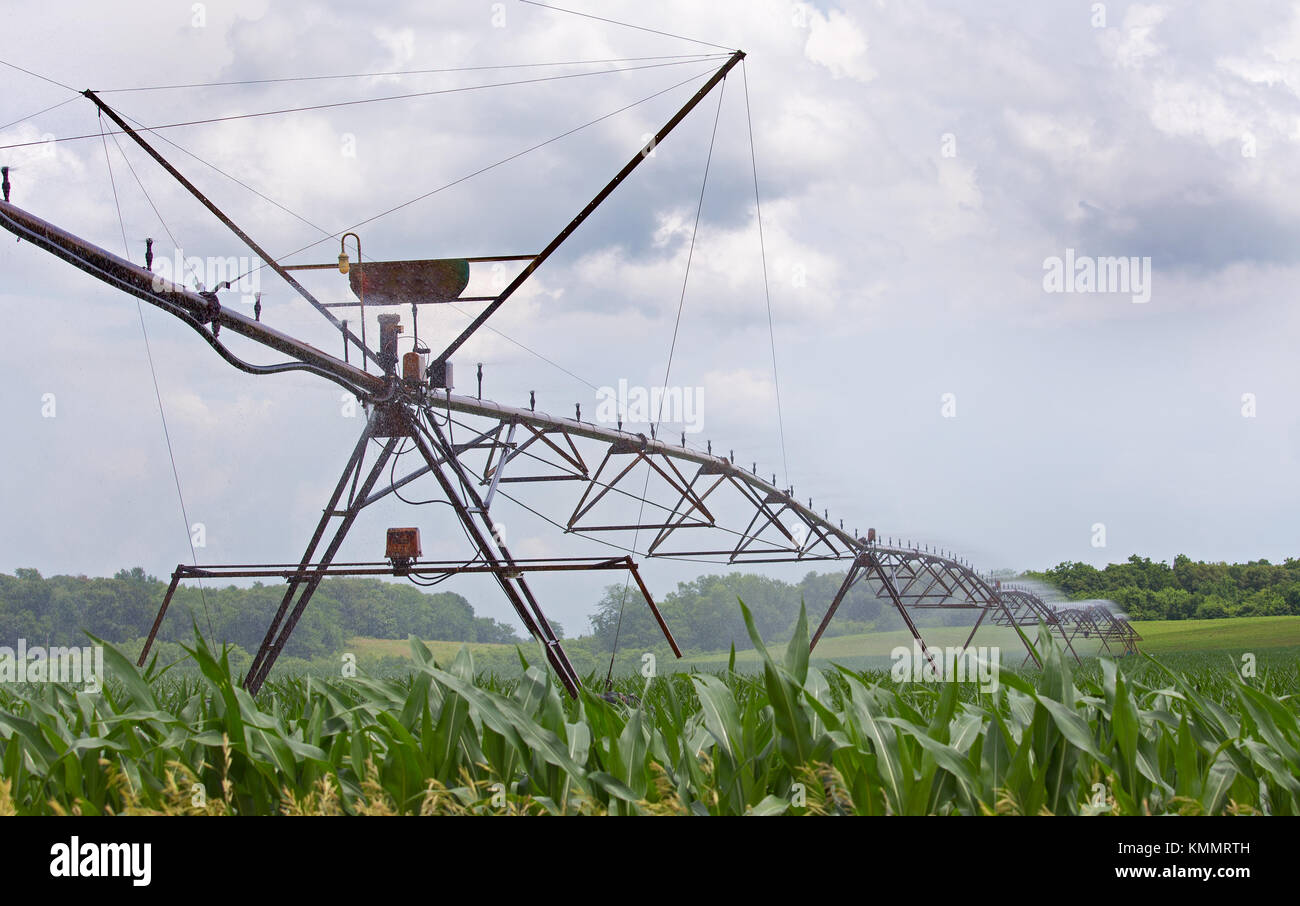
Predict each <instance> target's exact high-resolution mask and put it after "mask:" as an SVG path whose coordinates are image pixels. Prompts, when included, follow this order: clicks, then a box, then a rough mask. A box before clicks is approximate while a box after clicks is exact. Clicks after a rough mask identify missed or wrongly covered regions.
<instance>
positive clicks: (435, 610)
mask: <svg viewBox="0 0 1300 906" xmlns="http://www.w3.org/2000/svg"><path fill="white" fill-rule="evenodd" d="M284 589H285V586H284V585H283V584H276V585H265V584H263V583H261V582H258V583H256V584H254V585H253V586H252V587H251V588H240V587H237V586H234V585H227V586H224V587H215V586H213V585H211V584H210V583H205V587H202V588H200V587H198V586H197V585H196V584H195V583H192V582H191V583H187V584H185V585H183V586H181V587H179V588H177V590H176V594H175V595H174V596H173V597H172V602H171V606H170V608H169V610H168V612H167V618H166V619H165V620H163V623H162V627H161V629H160V630H159V633H158V638H159V639H160V640H162V641H164V642H182V643H189V642H191V641H192V640H193V626H194V625H195V624H197V625H198V627H199V630H200V631H201V632H202V633H203V634H204V636H206V637H208V638H210V639H215V640H216V641H218V642H229V643H232V644H235V645H238V646H239V647H240V648H243V649H244V650H246V651H256V650H257V648H258V646H259V645H260V644H261V642H262V637H263V636H264V634H265V633H266V628H267V626H268V625H270V622H271V617H272V616H273V615H274V614H275V611H276V609H277V608H278V607H279V606H280V599H281V597H282V596H283V594H284ZM166 591H167V583H166V582H162V581H160V580H159V579H157V578H155V577H153V576H149V575H146V574H145V572H144V570H143V569H140V568H139V567H136V568H135V569H131V570H121V571H119V572H118V573H117V574H116V575H115V576H113V577H112V578H111V579H109V578H88V577H86V576H50V577H48V578H46V577H42V576H41V574H40V573H39V572H37V571H36V570H34V569H19V570H17V571H16V572H15V574H14V575H12V576H10V575H5V574H3V573H0V640H4V641H0V644H8V645H12V644H14V643H15V642H16V640H17V639H26V640H27V641H28V643H29V644H33V645H34V644H42V645H44V644H47V643H48V644H54V645H81V644H86V635H85V633H86V632H89V633H91V634H93V635H94V636H96V637H97V638H101V639H103V640H104V641H106V642H113V643H121V642H127V641H130V640H134V639H139V638H141V637H143V636H144V635H146V634H147V633H148V631H149V627H150V626H152V625H153V620H154V617H155V616H156V615H157V613H158V606H159V605H160V604H161V603H162V599H163V596H164V595H165V594H166ZM408 635H414V636H416V637H418V638H422V639H444V640H447V641H455V642H508V643H513V642H517V641H520V639H519V638H518V637H517V636H516V635H515V632H514V629H513V628H512V627H510V626H509V625H507V624H505V623H500V622H498V621H496V620H493V619H489V618H487V617H479V616H475V614H474V608H473V607H471V606H470V603H469V602H468V601H466V600H465V599H464V598H463V597H461V596H460V595H458V594H455V593H454V592H446V591H444V592H437V593H427V592H425V591H423V590H421V589H419V588H415V587H413V586H410V585H400V584H397V583H395V582H382V581H380V580H378V579H337V578H336V579H326V580H324V581H323V582H321V585H320V588H318V589H317V591H316V594H315V596H314V597H313V598H312V600H311V606H310V607H308V608H307V609H306V610H305V611H303V615H302V619H301V620H300V621H299V622H298V625H297V627H296V628H295V630H294V633H293V635H292V636H291V637H290V639H289V642H288V644H287V645H286V646H285V649H284V654H285V655H287V656H289V657H300V658H308V659H310V658H314V657H319V656H323V655H329V654H333V653H334V652H337V651H339V650H341V649H342V648H343V647H344V644H345V643H346V642H347V640H348V639H350V638H352V637H354V636H366V637H371V638H383V639H404V638H406V637H407V636H408Z"/></svg>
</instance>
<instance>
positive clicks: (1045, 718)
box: [0, 605, 1300, 815]
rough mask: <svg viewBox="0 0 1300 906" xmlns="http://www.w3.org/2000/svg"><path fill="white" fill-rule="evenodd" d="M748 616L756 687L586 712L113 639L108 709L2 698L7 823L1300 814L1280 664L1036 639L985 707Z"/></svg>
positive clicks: (25, 696) (1291, 705)
mask: <svg viewBox="0 0 1300 906" xmlns="http://www.w3.org/2000/svg"><path fill="white" fill-rule="evenodd" d="M742 607H743V605H742ZM745 616H746V619H747V622H749V625H750V631H751V635H752V636H753V639H754V643H755V645H756V647H757V648H758V651H759V653H760V655H761V657H762V664H763V669H762V672H761V674H752V675H742V674H738V673H736V672H734V669H733V670H727V671H722V672H719V673H717V674H705V673H695V674H690V675H681V674H677V675H671V676H667V677H661V678H657V679H651V680H645V679H643V678H642V677H640V676H636V677H629V678H624V679H623V680H621V681H620V683H619V685H618V694H611V695H608V696H601V695H598V694H595V693H593V692H584V693H583V695H582V697H581V698H579V699H577V700H571V699H569V698H568V697H567V696H566V695H564V693H563V692H562V690H560V688H559V687H558V685H557V684H556V683H554V682H553V681H552V680H551V679H550V678H549V676H548V674H547V673H546V672H545V671H544V670H543V669H541V668H539V667H537V666H528V665H527V664H525V667H526V669H525V672H524V674H523V676H522V677H521V678H519V679H515V680H511V681H509V682H504V681H501V680H499V679H497V678H495V677H494V676H491V675H478V676H476V674H475V671H474V665H473V662H472V658H471V656H470V654H469V652H468V651H467V650H462V651H461V652H460V654H459V655H458V656H457V657H456V658H455V659H454V660H452V661H451V662H450V663H446V664H437V663H435V661H434V659H433V658H432V656H431V655H430V653H429V651H428V649H427V648H426V647H425V646H424V645H423V644H421V643H420V642H418V641H416V640H412V641H411V645H412V648H413V653H414V658H415V660H414V666H413V668H412V671H411V673H410V675H409V676H406V677H401V678H384V679H379V678H368V677H365V676H358V677H354V678H350V679H343V678H339V679H331V680H321V679H318V678H315V677H290V678H287V679H280V680H278V681H274V682H272V683H269V684H268V685H267V686H266V688H265V689H264V691H263V692H262V694H261V695H260V696H259V697H258V698H257V699H256V700H254V699H253V698H252V697H250V696H249V695H248V693H246V692H245V691H244V690H243V689H241V688H240V686H239V679H238V676H237V675H232V671H231V669H230V666H229V664H228V663H227V661H226V658H225V656H224V655H223V654H222V653H220V652H215V651H213V650H211V649H210V648H209V647H208V646H207V645H206V644H205V643H204V642H203V640H202V639H201V638H196V641H195V644H194V646H193V648H190V649H188V650H189V652H190V656H191V657H193V659H194V661H195V662H196V663H197V665H198V667H199V669H200V670H201V678H198V679H193V678H174V677H168V676H167V675H166V671H165V670H163V669H160V668H159V667H158V666H157V664H156V662H155V664H154V665H151V667H150V668H149V669H148V670H146V671H143V672H141V671H139V670H137V669H136V668H135V666H134V665H133V664H131V663H130V662H129V661H128V660H127V659H126V658H125V657H124V656H123V655H122V654H121V653H119V652H117V651H116V650H114V649H112V648H111V647H109V646H105V665H106V668H107V672H108V674H109V680H108V682H107V683H106V684H105V685H104V688H103V691H102V692H101V693H99V694H91V693H88V692H86V691H83V690H82V689H81V688H78V687H73V686H68V685H60V684H41V685H29V686H0V814H24V815H25V814H83V815H100V814H105V815H106V814H204V815H246V814H286V815H295V814H372V815H374V814H605V813H612V814H647V815H741V814H755V815H775V814H794V815H824V814H862V815H890V814H895V815H897V814H938V815H943V814H965V815H981V814H982V815H1003V814H1030V815H1032V814H1123V815H1140V814H1170V813H1172V814H1190V815H1198V814H1286V815H1295V814H1297V813H1300V779H1298V778H1300V720H1298V714H1300V706H1298V705H1297V699H1296V696H1295V694H1294V692H1295V688H1296V675H1295V672H1294V670H1291V671H1290V672H1287V671H1264V672H1263V673H1262V675H1261V676H1260V677H1259V678H1257V679H1252V680H1251V681H1249V682H1247V681H1243V680H1242V679H1241V678H1240V677H1238V676H1237V675H1236V673H1235V672H1233V671H1231V670H1223V669H1216V670H1214V671H1206V672H1203V673H1200V674H1196V675H1179V674H1176V673H1175V672H1173V671H1170V670H1168V669H1166V668H1164V667H1162V666H1161V665H1160V664H1159V663H1157V662H1155V661H1152V660H1150V659H1146V661H1145V662H1143V663H1138V664H1126V665H1124V666H1123V669H1121V668H1120V667H1118V666H1117V665H1116V664H1115V663H1113V662H1111V661H1105V660H1103V661H1100V662H1099V664H1097V665H1095V666H1093V667H1091V668H1090V669H1088V670H1085V671H1078V672H1077V671H1076V669H1074V665H1073V664H1072V662H1070V661H1069V660H1068V659H1067V657H1065V656H1063V655H1062V653H1061V652H1060V651H1059V650H1058V649H1056V648H1055V647H1054V645H1053V644H1052V642H1051V640H1050V638H1049V637H1048V636H1047V635H1046V634H1043V635H1040V638H1039V642H1038V649H1039V651H1040V653H1041V655H1042V657H1043V668H1042V669H1041V670H1035V671H1025V672H1016V671H1012V670H1007V669H1002V670H1001V671H1000V673H999V678H998V683H997V688H996V689H995V690H992V691H989V692H984V691H981V690H980V689H979V688H978V687H977V686H975V685H973V684H959V683H955V682H949V683H907V684H893V683H890V682H889V681H888V678H887V677H886V676H883V675H881V676H876V675H871V674H867V675H864V674H861V673H855V672H853V671H850V670H846V669H828V670H826V671H822V670H819V669H817V668H816V667H813V666H810V664H809V660H808V639H807V624H806V620H805V619H804V618H802V617H801V619H800V620H799V622H798V625H797V631H796V634H795V637H794V638H793V639H792V640H791V642H790V643H789V646H788V648H787V650H786V651H785V653H784V656H783V657H780V658H778V657H777V656H774V655H773V654H772V653H770V652H769V651H768V650H767V649H766V648H765V647H764V646H763V643H762V641H761V639H759V638H758V634H757V633H756V632H755V631H754V630H753V624H752V621H749V613H748V611H747V610H746V611H745ZM522 658H523V655H522V654H521V659H522ZM597 685H598V683H597V681H596V679H595V678H591V680H589V682H588V686H589V687H591V688H595V687H596V686H597Z"/></svg>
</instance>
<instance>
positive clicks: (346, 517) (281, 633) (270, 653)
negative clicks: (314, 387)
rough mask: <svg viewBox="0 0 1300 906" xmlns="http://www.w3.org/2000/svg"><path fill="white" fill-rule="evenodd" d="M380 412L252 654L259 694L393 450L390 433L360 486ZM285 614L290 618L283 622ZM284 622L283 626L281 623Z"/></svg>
mask: <svg viewBox="0 0 1300 906" xmlns="http://www.w3.org/2000/svg"><path fill="white" fill-rule="evenodd" d="M379 412H380V410H379V409H378V408H376V409H374V410H372V411H371V414H370V418H369V419H368V420H367V421H366V427H365V429H364V430H363V431H362V432H361V439H360V440H359V441H357V445H356V448H355V449H354V450H353V451H352V456H351V457H350V458H349V459H348V464H347V466H346V467H345V468H344V470H343V475H342V476H340V478H339V481H338V484H336V485H335V486H334V493H333V494H332V495H330V499H329V503H328V504H327V505H326V507H325V511H324V513H322V515H321V519H320V522H319V523H317V525H316V531H315V532H314V533H313V534H312V537H311V541H310V542H308V544H307V550H306V551H305V552H304V553H303V557H302V560H301V561H300V562H299V565H298V570H299V571H298V573H297V574H296V575H295V576H294V577H293V578H292V579H290V580H289V587H288V588H287V589H285V592H284V597H283V598H281V600H280V607H279V609H277V610H276V613H275V617H274V618H273V619H272V620H271V625H270V626H269V627H268V628H267V630H266V635H265V637H264V638H263V639H262V644H261V646H260V647H259V648H258V650H257V654H256V656H255V657H254V658H253V663H252V664H251V665H250V666H249V668H248V674H247V675H246V676H245V677H244V688H246V689H247V690H248V691H249V692H251V693H253V694H256V693H257V691H258V690H259V689H261V687H262V683H263V682H264V681H265V679H266V676H267V674H268V673H270V670H271V666H272V665H273V664H274V663H275V661H276V659H277V658H278V657H279V656H280V652H281V651H282V650H283V649H284V645H285V643H286V642H287V641H288V639H289V635H290V634H291V633H292V632H293V630H294V627H295V626H297V624H298V619H299V617H301V616H302V612H303V610H304V609H305V608H306V606H307V602H308V601H310V600H311V596H312V595H313V594H314V593H315V591H316V587H317V586H318V585H320V582H321V579H322V578H323V576H322V573H323V571H324V569H325V568H326V567H328V566H329V564H330V562H331V561H333V559H334V555H335V554H336V553H337V552H338V549H339V546H340V545H341V544H342V543H343V539H344V537H345V536H346V535H347V533H348V530H349V529H350V528H351V527H352V523H353V522H354V521H355V520H356V517H357V514H358V513H360V512H361V509H362V507H364V506H365V500H366V497H367V495H369V493H370V489H371V488H372V487H374V484H375V481H376V480H377V479H378V478H379V474H380V472H381V471H382V469H383V466H384V464H385V463H386V462H387V460H388V457H389V456H390V455H391V454H392V451H393V447H394V445H395V444H396V438H391V437H390V438H388V439H387V442H386V443H385V444H384V449H383V452H382V453H381V454H380V455H379V458H378V459H377V460H376V461H375V464H374V465H373V466H372V467H371V469H370V472H369V474H368V475H367V476H366V480H365V482H364V483H363V484H362V486H361V487H360V488H358V487H357V486H356V482H357V480H358V479H359V477H360V475H361V465H362V462H363V461H364V459H365V453H366V446H367V444H369V443H370V439H371V438H372V437H373V436H374V433H375V426H376V422H377V419H378V417H379ZM349 482H351V483H352V485H353V491H352V493H351V494H350V495H349V500H348V506H347V508H346V509H344V510H342V511H340V510H339V509H338V505H339V501H340V500H341V499H342V497H343V492H344V491H345V490H346V489H347V487H348V484H349ZM339 516H342V517H343V522H342V523H341V524H340V525H339V527H338V528H337V529H336V530H335V533H334V537H333V538H332V539H331V540H330V543H329V545H328V547H327V548H326V549H325V553H324V555H323V556H322V557H321V562H320V563H319V564H318V565H317V567H316V570H315V571H314V572H309V571H308V567H309V566H310V565H311V559H312V556H313V555H314V554H315V553H316V547H317V545H318V544H320V541H321V538H323V537H324V535H325V531H326V529H328V528H329V525H330V523H331V522H332V521H333V520H334V519H335V518H337V517H339ZM295 597H297V603H296V604H295V605H294V608H293V611H292V613H290V611H289V605H290V603H291V602H293V601H294V598H295ZM286 614H287V615H288V620H287V622H284V621H285V619H286ZM282 622H283V626H282V625H281V624H282Z"/></svg>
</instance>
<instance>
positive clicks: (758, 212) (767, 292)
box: [740, 60, 790, 487]
mask: <svg viewBox="0 0 1300 906" xmlns="http://www.w3.org/2000/svg"><path fill="white" fill-rule="evenodd" d="M740 76H741V83H742V84H743V85H744V86H745V122H746V123H747V124H748V126H749V160H750V165H751V168H752V169H753V172H754V219H755V220H756V221H758V250H759V254H760V256H761V258H762V260H763V296H764V298H766V299H767V336H768V341H769V343H770V345H771V347H772V385H773V388H774V389H775V390H776V426H777V431H778V432H779V434H780V437H781V468H782V469H784V471H785V485H786V487H789V486H790V461H789V459H787V458H786V455H785V419H784V418H782V416H781V379H780V377H779V376H778V375H777V371H776V328H775V327H773V323H772V290H771V288H770V287H769V286H768V281H767V247H766V244H765V243H764V241H763V208H762V205H761V204H760V202H759V200H758V156H757V154H756V153H755V151H754V120H753V117H751V116H750V113H749V76H748V74H747V71H746V69H745V61H744V60H741V61H740Z"/></svg>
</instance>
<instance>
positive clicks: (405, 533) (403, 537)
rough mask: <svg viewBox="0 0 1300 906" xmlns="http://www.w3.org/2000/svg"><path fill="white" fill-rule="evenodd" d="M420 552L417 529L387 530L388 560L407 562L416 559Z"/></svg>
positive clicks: (418, 531)
mask: <svg viewBox="0 0 1300 906" xmlns="http://www.w3.org/2000/svg"><path fill="white" fill-rule="evenodd" d="M421 555H422V552H421V550H420V530H419V529H418V528H390V529H389V530H388V553H387V554H386V556H387V557H388V559H389V560H399V561H409V560H415V559H418V558H419V557H420V556H421Z"/></svg>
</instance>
